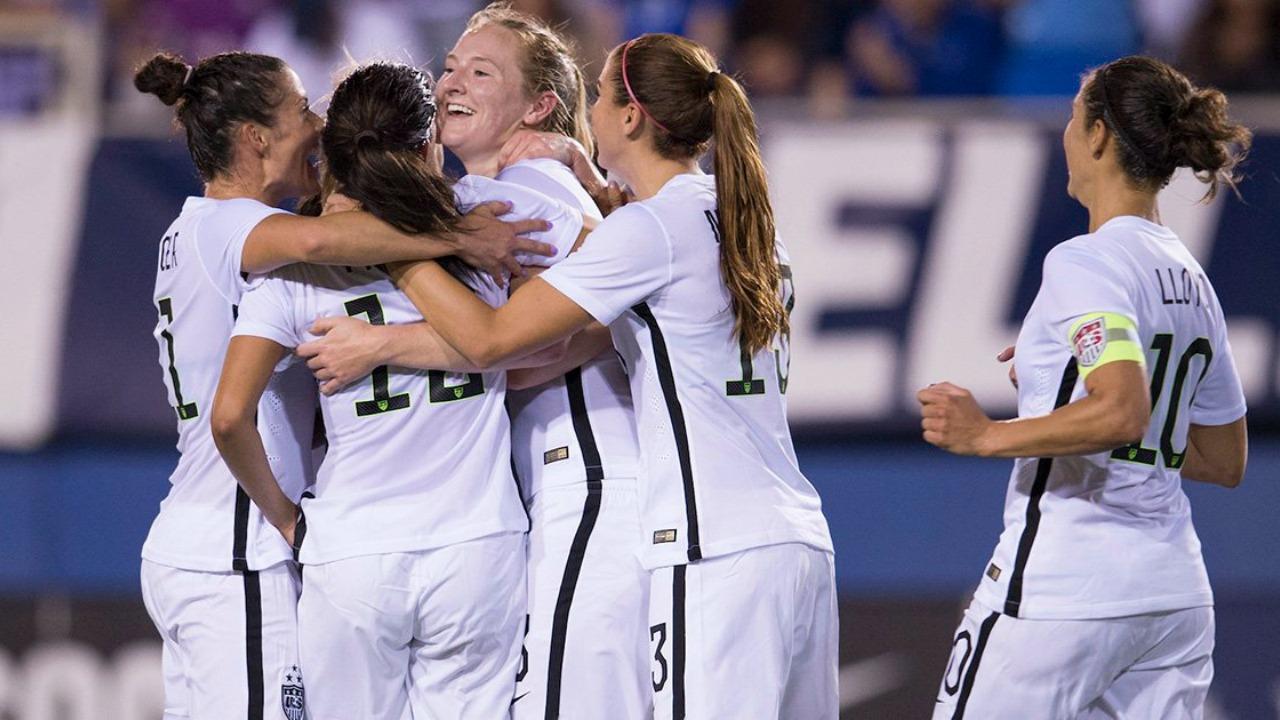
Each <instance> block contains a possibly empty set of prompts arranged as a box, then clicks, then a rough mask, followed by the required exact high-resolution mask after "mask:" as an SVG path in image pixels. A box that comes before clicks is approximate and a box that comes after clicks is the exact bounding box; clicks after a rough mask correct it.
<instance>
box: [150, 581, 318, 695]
mask: <svg viewBox="0 0 1280 720" xmlns="http://www.w3.org/2000/svg"><path fill="white" fill-rule="evenodd" d="M298 588H299V584H298V570H297V567H296V566H294V565H293V563H280V564H277V565H273V566H271V567H269V568H267V569H265V570H258V571H246V572H200V571H196V570H182V569H179V568H173V567H168V566H165V565H158V564H156V563H153V562H151V561H149V560H143V561H142V601H143V603H144V604H145V605H146V607H147V613H148V614H150V615H151V620H152V622H154V623H155V625H156V629H157V630H159V631H160V636H161V637H162V638H163V639H164V649H163V651H162V655H161V658H162V659H161V664H162V667H163V671H164V717H165V720H179V719H180V718H181V719H184V720H186V719H189V720H237V719H240V718H243V719H245V720H279V719H282V720H302V718H303V705H304V699H303V683H302V673H301V672H300V671H299V666H300V665H301V663H299V661H298V626H297V614H296V613H297V603H298Z"/></svg>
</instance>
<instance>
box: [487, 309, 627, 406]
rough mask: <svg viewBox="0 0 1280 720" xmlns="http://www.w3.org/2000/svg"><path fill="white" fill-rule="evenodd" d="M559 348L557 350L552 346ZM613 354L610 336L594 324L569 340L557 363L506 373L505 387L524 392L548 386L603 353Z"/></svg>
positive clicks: (606, 329)
mask: <svg viewBox="0 0 1280 720" xmlns="http://www.w3.org/2000/svg"><path fill="white" fill-rule="evenodd" d="M553 347H558V346H553ZM612 351H613V336H612V335H611V334H610V333H609V328H607V327H605V326H604V325H601V324H600V323H596V322H593V323H592V324H591V325H589V326H588V327H587V329H586V330H583V331H581V332H579V333H578V334H577V335H574V336H573V337H572V338H570V339H569V343H568V347H567V348H566V349H565V351H564V352H563V354H562V356H561V357H560V359H559V360H558V361H555V362H551V363H549V364H546V365H541V366H530V367H527V368H523V369H518V370H511V371H509V372H508V373H507V387H509V388H511V389H512V390H525V389H528V388H534V387H538V386H539V385H542V384H545V383H548V382H550V381H552V380H554V379H556V378H558V377H560V376H561V375H564V374H565V373H567V372H569V371H570V370H572V369H574V368H576V367H581V366H582V364H583V363H585V362H587V361H588V360H590V359H591V358H594V357H595V356H597V355H599V354H600V353H602V352H612Z"/></svg>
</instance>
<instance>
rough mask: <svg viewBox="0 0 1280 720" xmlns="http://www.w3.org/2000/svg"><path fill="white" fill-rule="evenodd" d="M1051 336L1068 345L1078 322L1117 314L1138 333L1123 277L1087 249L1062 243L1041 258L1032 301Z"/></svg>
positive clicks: (1129, 294)
mask: <svg viewBox="0 0 1280 720" xmlns="http://www.w3.org/2000/svg"><path fill="white" fill-rule="evenodd" d="M1036 302H1037V304H1038V305H1039V307H1040V311H1041V313H1043V317H1044V318H1045V319H1046V321H1047V322H1049V323H1050V325H1051V326H1052V328H1051V329H1052V331H1053V336H1054V337H1056V338H1058V339H1060V340H1061V341H1062V343H1063V344H1064V345H1067V346H1071V347H1072V350H1073V352H1075V351H1076V348H1075V346H1074V343H1073V342H1072V335H1073V334H1076V333H1077V332H1078V330H1079V328H1078V327H1076V326H1077V325H1078V324H1079V323H1080V321H1081V320H1084V319H1086V317H1087V316H1090V315H1103V314H1109V315H1119V316H1121V317H1122V318H1125V319H1127V320H1128V321H1129V324H1130V325H1131V326H1132V328H1133V330H1134V331H1135V333H1136V332H1139V331H1140V330H1141V328H1139V327H1138V313H1137V310H1136V308H1135V307H1134V304H1133V297H1132V294H1131V293H1130V292H1129V289H1128V284H1127V283H1126V282H1125V280H1124V278H1123V277H1122V276H1121V275H1120V274H1119V273H1118V272H1117V271H1116V270H1115V269H1114V268H1113V267H1111V266H1110V265H1108V264H1107V262H1106V261H1105V260H1104V259H1102V258H1099V257H1097V256H1095V255H1092V254H1090V253H1089V252H1088V249H1087V248H1084V247H1078V246H1075V245H1072V244H1070V241H1068V242H1067V243H1063V244H1062V245H1059V246H1058V247H1056V248H1054V249H1053V250H1051V251H1050V252H1049V254H1048V256H1046V257H1045V259H1044V279H1043V280H1042V281H1041V284H1040V296H1039V297H1038V298H1037V300H1036Z"/></svg>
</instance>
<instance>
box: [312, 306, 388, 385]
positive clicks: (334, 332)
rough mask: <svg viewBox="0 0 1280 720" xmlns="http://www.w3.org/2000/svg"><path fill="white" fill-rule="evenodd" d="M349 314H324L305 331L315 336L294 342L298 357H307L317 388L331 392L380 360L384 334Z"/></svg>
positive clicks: (375, 365)
mask: <svg viewBox="0 0 1280 720" xmlns="http://www.w3.org/2000/svg"><path fill="white" fill-rule="evenodd" d="M379 330H380V328H375V327H374V326H372V325H370V324H369V323H367V322H365V321H363V320H360V319H357V318H353V317H324V318H320V319H318V320H316V321H315V323H314V324H312V325H311V328H310V329H309V332H310V333H311V334H312V335H318V336H319V337H318V338H317V339H315V340H312V341H310V342H305V343H303V344H301V345H299V346H298V348H297V350H296V351H295V352H297V354H298V357H300V358H304V359H305V360H306V361H307V367H309V368H311V372H313V373H314V374H315V376H316V380H317V381H319V383H320V392H321V393H322V394H324V395H332V394H334V393H336V392H338V391H339V390H341V389H343V388H344V387H346V386H348V385H350V384H351V383H353V382H355V381H357V380H359V379H360V378H363V377H364V376H366V375H368V374H369V373H371V372H373V369H374V368H376V367H377V366H379V365H382V364H383V357H384V355H383V354H382V353H383V352H384V350H383V342H382V341H383V340H384V339H385V337H384V334H383V333H380V332H378V331H379Z"/></svg>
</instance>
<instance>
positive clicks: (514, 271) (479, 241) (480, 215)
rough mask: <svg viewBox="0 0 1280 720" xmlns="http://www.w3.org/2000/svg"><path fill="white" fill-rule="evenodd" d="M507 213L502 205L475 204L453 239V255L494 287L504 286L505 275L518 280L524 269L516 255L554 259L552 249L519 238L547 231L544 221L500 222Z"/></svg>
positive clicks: (504, 205) (500, 203)
mask: <svg viewBox="0 0 1280 720" xmlns="http://www.w3.org/2000/svg"><path fill="white" fill-rule="evenodd" d="M509 212H511V205H510V204H508V203H504V202H487V203H482V204H480V205H477V206H476V207H475V208H474V209H472V211H471V212H469V213H467V214H466V215H465V216H463V218H462V222H461V228H462V232H461V233H459V234H458V235H457V236H456V237H455V238H454V243H455V247H456V252H455V253H454V254H455V255H457V256H458V257H459V258H461V259H462V261H463V262H465V263H466V264H468V265H470V266H471V267H473V268H476V269H477V270H480V271H482V272H485V273H488V274H489V275H490V276H491V277H493V281H494V282H495V283H497V284H498V287H506V284H507V279H506V278H507V275H508V274H510V275H512V276H514V277H520V276H521V275H523V274H524V270H523V269H522V268H521V267H520V262H519V261H518V260H516V254H517V253H529V254H532V255H542V256H544V257H554V256H555V254H556V249H555V247H553V246H551V245H548V244H547V243H543V242H538V241H537V240H530V239H529V238H526V237H522V236H523V235H527V234H529V233H534V232H542V231H545V230H550V229H551V223H549V222H547V221H546V220H516V221H513V222H503V221H502V220H499V218H500V217H501V216H503V215H506V214H507V213H509Z"/></svg>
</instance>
